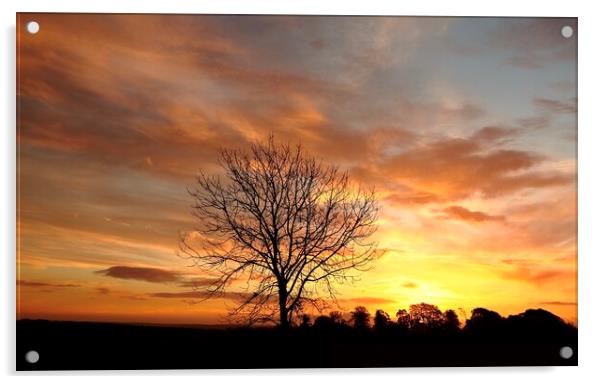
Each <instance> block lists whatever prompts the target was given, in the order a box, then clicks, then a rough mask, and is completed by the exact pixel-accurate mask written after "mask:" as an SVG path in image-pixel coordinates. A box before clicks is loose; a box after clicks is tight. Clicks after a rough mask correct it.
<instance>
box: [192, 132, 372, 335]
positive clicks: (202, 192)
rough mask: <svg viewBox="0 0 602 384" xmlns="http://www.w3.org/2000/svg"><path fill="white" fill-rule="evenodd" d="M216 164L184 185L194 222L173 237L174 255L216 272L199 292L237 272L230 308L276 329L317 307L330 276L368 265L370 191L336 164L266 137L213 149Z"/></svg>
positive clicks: (218, 286) (218, 290)
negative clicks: (271, 322) (242, 146)
mask: <svg viewBox="0 0 602 384" xmlns="http://www.w3.org/2000/svg"><path fill="white" fill-rule="evenodd" d="M220 164H221V166H222V168H223V170H224V174H223V175H222V176H221V177H220V176H207V175H205V174H204V173H201V174H200V176H199V177H198V178H197V183H196V188H194V189H192V190H190V191H189V192H190V195H191V196H192V197H193V198H194V205H193V207H192V214H193V215H194V217H195V218H196V219H197V225H196V228H195V230H194V231H193V232H191V233H188V234H185V235H182V236H181V241H180V255H182V256H183V257H185V258H189V259H191V260H193V261H194V262H195V263H196V265H198V266H200V267H202V268H203V269H205V270H207V271H209V272H210V273H212V274H216V275H217V278H216V280H215V282H214V283H213V284H211V285H210V286H209V287H208V288H207V289H206V293H207V297H212V296H214V295H220V294H223V293H224V292H225V290H226V289H227V288H228V286H229V285H230V284H231V283H232V282H233V281H235V280H244V281H245V285H244V286H245V287H248V288H246V294H244V295H241V302H240V305H239V306H237V307H236V308H235V309H234V310H233V311H232V313H231V315H233V316H239V317H240V316H242V317H243V318H244V319H245V320H247V321H250V322H252V321H255V320H266V319H275V318H276V319H279V323H280V325H281V326H282V327H283V328H286V327H288V326H289V324H290V322H291V319H292V316H293V313H295V312H299V311H300V310H301V309H302V308H303V306H304V305H306V304H309V305H313V306H315V307H316V308H318V309H321V308H319V307H320V305H321V303H322V300H321V299H320V297H323V296H324V295H326V296H330V297H331V298H334V297H335V295H336V291H335V289H334V284H335V283H344V282H346V281H350V280H353V279H354V278H355V274H354V271H355V272H358V271H364V270H366V269H368V268H369V267H370V266H371V263H372V261H373V260H374V259H375V256H376V249H377V248H376V243H374V242H370V241H369V238H370V236H371V235H372V234H373V233H374V232H375V230H376V226H375V222H376V219H377V213H378V210H377V203H376V199H375V194H374V192H372V191H371V192H365V191H363V190H360V189H358V188H355V186H352V185H351V183H350V181H349V176H348V174H347V173H346V172H341V171H339V170H338V169H337V168H336V167H334V166H330V165H327V164H325V163H323V162H321V161H319V160H317V159H315V158H313V157H311V156H309V155H307V154H306V153H305V152H304V151H303V150H302V148H301V147H300V146H297V147H296V148H292V147H290V146H289V145H287V144H283V145H279V144H276V143H275V142H274V139H273V138H272V137H270V139H269V140H268V141H267V143H256V144H253V145H252V146H251V148H250V150H249V151H243V150H232V149H225V150H223V151H222V152H221V158H220Z"/></svg>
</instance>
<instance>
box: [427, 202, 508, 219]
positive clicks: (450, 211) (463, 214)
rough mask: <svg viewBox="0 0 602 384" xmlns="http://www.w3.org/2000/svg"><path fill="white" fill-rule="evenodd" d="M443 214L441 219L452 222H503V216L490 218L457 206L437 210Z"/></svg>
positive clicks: (484, 214)
mask: <svg viewBox="0 0 602 384" xmlns="http://www.w3.org/2000/svg"><path fill="white" fill-rule="evenodd" d="M438 212H442V213H444V214H445V216H443V218H445V219H453V220H464V221H474V222H483V221H504V220H505V217H504V216H492V215H488V214H486V213H483V212H479V211H471V210H469V209H466V208H464V207H461V206H458V205H452V206H449V207H446V208H443V209H440V210H438Z"/></svg>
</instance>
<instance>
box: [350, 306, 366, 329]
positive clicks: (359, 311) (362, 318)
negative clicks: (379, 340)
mask: <svg viewBox="0 0 602 384" xmlns="http://www.w3.org/2000/svg"><path fill="white" fill-rule="evenodd" d="M351 321H352V323H353V327H354V328H356V329H367V328H368V327H369V325H370V313H369V312H368V309H367V308H366V307H363V306H359V307H355V310H353V311H352V312H351Z"/></svg>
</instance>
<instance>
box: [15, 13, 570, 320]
mask: <svg viewBox="0 0 602 384" xmlns="http://www.w3.org/2000/svg"><path fill="white" fill-rule="evenodd" d="M30 19H31V20H36V21H38V22H39V24H40V32H39V33H37V34H35V35H30V34H28V33H26V31H25V30H24V29H21V28H20V27H19V28H18V36H17V39H18V44H17V47H18V56H17V60H18V93H17V106H18V131H17V141H18V142H17V145H18V218H17V228H18V241H17V244H18V260H17V262H18V270H17V271H18V276H17V277H18V281H17V284H18V289H17V295H18V298H17V299H18V300H17V307H18V308H17V310H18V318H20V319H22V318H44V319H66V320H94V321H99V320H100V321H127V322H151V323H209V324H211V323H221V322H223V321H224V319H223V316H224V315H225V313H226V311H227V309H228V308H229V306H231V301H230V298H229V297H228V296H226V297H224V298H216V299H211V300H207V301H203V302H200V298H201V297H200V294H199V291H198V290H197V288H198V287H202V286H203V284H204V283H206V282H207V279H210V278H211V273H210V271H209V272H208V271H203V270H199V269H198V268H195V267H194V266H191V263H190V262H189V261H187V260H185V259H183V258H181V257H178V256H177V255H176V251H177V249H178V240H179V235H180V233H182V232H187V231H190V230H192V228H193V227H194V219H193V217H192V216H191V214H190V206H191V204H192V200H191V198H190V196H189V194H188V192H187V187H192V186H193V185H194V182H195V175H196V174H197V172H198V171H199V170H202V171H203V172H207V173H210V174H211V173H219V172H220V168H219V166H218V163H217V160H218V153H219V150H220V148H223V147H226V148H230V147H235V148H246V147H248V146H249V144H250V143H252V142H253V141H256V140H265V139H266V138H267V137H268V135H270V134H273V135H274V138H275V139H276V140H278V141H281V142H290V143H291V144H301V145H302V146H303V148H304V149H305V150H306V151H307V152H308V153H310V154H311V155H313V156H316V157H318V158H321V159H323V160H324V161H325V162H327V163H331V164H335V165H337V166H339V167H340V168H341V169H343V170H346V171H348V172H349V174H350V175H351V178H352V180H353V182H354V183H356V184H358V185H363V186H369V187H374V189H375V191H376V194H377V196H378V200H379V205H380V216H379V220H378V225H379V229H378V231H377V232H376V234H375V235H374V236H375V240H377V241H378V243H379V248H380V249H381V250H382V251H383V256H381V257H380V258H379V260H378V261H377V262H376V263H375V264H374V268H372V269H371V270H370V271H368V272H365V273H363V274H361V276H360V280H359V281H357V282H356V283H354V284H352V285H341V286H340V287H338V288H337V290H338V292H339V295H338V299H339V300H338V305H339V306H340V310H342V311H345V312H347V311H349V310H351V309H353V308H354V307H355V306H356V305H364V306H366V307H367V308H368V309H369V310H370V311H371V312H373V311H375V310H376V309H384V310H385V311H387V312H388V313H389V314H391V316H394V315H395V313H396V312H397V310H398V309H401V308H407V307H408V306H409V305H410V304H413V303H420V302H426V303H431V304H435V305H437V306H439V308H441V309H454V310H455V311H457V312H458V315H459V316H460V318H461V320H463V315H462V313H463V312H464V313H466V315H469V314H470V311H471V309H473V308H475V307H486V308H489V309H492V310H495V311H498V312H499V313H500V314H502V315H508V314H510V313H519V312H522V311H524V310H525V309H527V308H543V309H546V310H548V311H551V312H553V313H555V314H557V315H558V316H561V317H562V318H564V319H565V320H567V321H569V322H571V323H574V324H576V322H577V231H576V229H577V228H576V226H577V198H576V189H577V184H576V177H577V168H576V165H577V164H576V139H577V125H576V124H577V122H576V118H577V100H576V40H575V39H566V38H564V37H563V36H562V35H561V34H560V32H559V31H560V28H561V27H562V26H563V25H571V26H572V27H573V29H574V30H575V31H577V25H576V21H575V19H545V20H544V19H529V18H525V19H504V18H499V19H490V18H488V19H482V18H416V17H397V18H396V17H373V18H364V17H302V16H287V17H285V16H273V17H265V16H248V17H241V16H239V17H237V16H186V15H182V16H177V15H171V16H166V15H86V14H78V15H75V14H72V15H69V14H20V15H19V20H18V22H17V25H22V24H24V22H26V21H27V20H30ZM521 31H528V35H529V36H530V38H522V39H521V38H516V34H519V35H520V33H521ZM526 34H527V33H526V32H525V35H526ZM242 288H243V285H242V283H241V285H240V286H239V285H237V284H234V285H233V286H232V291H233V292H239V291H241V290H242Z"/></svg>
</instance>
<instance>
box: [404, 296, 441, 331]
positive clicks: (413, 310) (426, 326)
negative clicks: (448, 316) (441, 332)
mask: <svg viewBox="0 0 602 384" xmlns="http://www.w3.org/2000/svg"><path fill="white" fill-rule="evenodd" d="M444 321H445V318H444V316H443V313H442V312H441V310H440V309H439V308H438V307H437V306H436V305H433V304H427V303H420V304H412V305H410V326H411V328H413V329H416V330H423V331H426V330H432V329H436V328H439V327H441V326H442V325H443V323H444Z"/></svg>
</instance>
